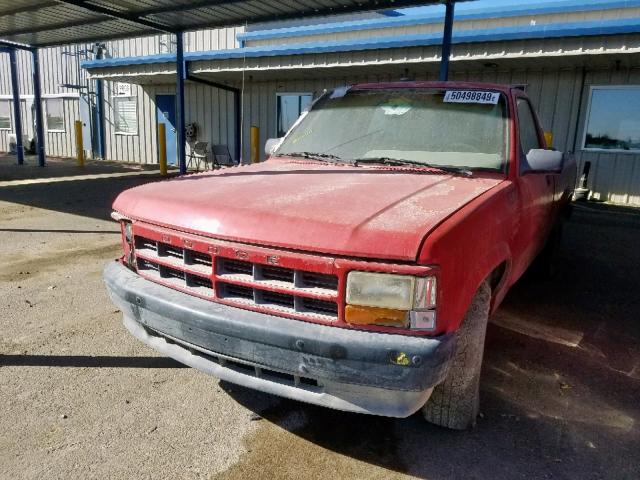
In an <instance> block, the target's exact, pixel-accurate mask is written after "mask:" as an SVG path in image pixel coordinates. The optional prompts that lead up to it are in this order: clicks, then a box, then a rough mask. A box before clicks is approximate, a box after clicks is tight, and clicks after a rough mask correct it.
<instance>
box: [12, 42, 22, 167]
mask: <svg viewBox="0 0 640 480" xmlns="http://www.w3.org/2000/svg"><path fill="white" fill-rule="evenodd" d="M9 63H10V67H11V93H13V131H14V133H15V134H16V156H17V158H18V165H22V164H24V146H23V145H22V116H21V114H20V90H19V85H18V62H17V60H16V51H15V50H14V49H9Z"/></svg>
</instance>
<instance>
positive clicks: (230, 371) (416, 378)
mask: <svg viewBox="0 0 640 480" xmlns="http://www.w3.org/2000/svg"><path fill="white" fill-rule="evenodd" d="M104 280H105V283H106V285H107V289H108V291H109V294H110V296H111V298H112V300H113V302H114V303H115V304H116V305H118V307H120V309H121V310H122V312H123V314H124V324H125V326H126V327H127V329H128V330H129V331H130V332H131V333H132V334H133V335H134V336H135V337H136V338H138V339H139V340H141V341H142V342H144V343H146V344H147V345H149V346H151V347H152V348H154V349H155V350H157V351H159V352H161V353H163V354H165V355H167V356H169V357H172V358H174V359H176V360H177V361H179V362H181V363H184V364H186V365H189V366H191V367H193V368H196V369H198V370H201V371H203V372H205V373H209V374H211V375H214V376H216V377H218V378H220V379H222V380H226V381H229V382H232V383H236V384H240V385H243V386H245V387H248V388H253V389H256V390H260V391H264V392H268V393H271V394H275V395H280V396H283V397H287V398H292V399H295V400H300V401H303V402H307V403H313V404H316V405H323V406H326V407H330V408H335V409H338V410H346V411H352V412H360V413H370V414H375V415H384V416H390V417H407V416H409V415H411V414H412V413H414V412H415V411H417V410H418V409H419V408H420V407H421V406H422V405H424V403H425V402H426V401H427V400H428V398H429V395H430V394H431V391H432V390H433V387H434V386H435V385H437V384H438V383H440V382H441V381H442V380H443V379H444V377H445V376H446V373H447V371H448V367H449V363H450V360H451V358H452V355H453V352H454V348H455V337H454V336H453V335H443V336H440V337H437V338H434V337H428V338H427V337H412V336H406V335H390V334H382V333H375V332H366V331H360V330H350V329H344V328H338V327H332V326H328V325H318V324H313V323H309V322H304V321H300V320H291V319H287V318H284V317H278V316H273V315H266V314H263V313H257V312H252V311H249V310H243V309H240V308H235V307H229V306H225V305H221V304H218V303H215V302H211V301H207V300H203V299H200V298H197V297H194V296H191V295H188V294H185V293H182V292H179V291H176V290H173V289H171V288H168V287H165V286H162V285H158V284H156V283H153V282H151V281H149V280H146V279H144V278H142V277H140V276H139V275H137V274H136V273H134V272H132V271H131V270H129V269H128V268H126V267H125V266H123V265H122V264H121V263H119V262H111V263H109V264H108V265H107V267H106V268H105V270H104ZM403 353H404V354H405V355H404V356H402V358H408V359H409V362H408V363H409V364H408V365H399V364H398V362H397V359H398V358H399V356H401V354H403ZM400 363H406V362H400Z"/></svg>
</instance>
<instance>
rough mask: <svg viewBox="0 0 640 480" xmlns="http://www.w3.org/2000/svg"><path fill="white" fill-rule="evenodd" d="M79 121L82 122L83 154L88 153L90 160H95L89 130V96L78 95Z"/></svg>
mask: <svg viewBox="0 0 640 480" xmlns="http://www.w3.org/2000/svg"><path fill="white" fill-rule="evenodd" d="M78 100H79V110H80V121H81V122H82V147H83V148H84V151H85V152H90V155H91V158H95V152H94V151H93V135H92V130H93V129H92V128H91V126H92V125H91V105H90V104H89V101H90V100H89V95H83V94H82V93H81V94H80V97H79V99H78Z"/></svg>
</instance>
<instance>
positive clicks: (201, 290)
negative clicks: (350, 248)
mask: <svg viewBox="0 0 640 480" xmlns="http://www.w3.org/2000/svg"><path fill="white" fill-rule="evenodd" d="M145 230H147V229H145ZM144 233H145V235H144V236H143V235H140V234H138V233H137V232H135V231H134V236H135V255H136V266H137V269H138V273H139V274H140V275H142V276H144V277H146V278H148V279H149V280H153V281H156V282H158V283H162V284H165V285H167V286H169V287H173V288H176V289H179V290H183V291H185V292H188V293H191V294H194V295H196V296H200V297H203V298H206V299H209V300H214V301H217V302H220V303H225V304H230V305H236V306H239V307H245V308H249V309H253V310H259V311H268V312H273V313H275V314H284V315H285V316H290V317H293V318H299V319H311V320H314V319H315V320H320V321H327V322H335V321H337V319H338V276H337V275H333V274H327V273H323V272H318V271H312V270H299V269H294V268H287V267H284V266H280V265H273V264H268V263H262V262H257V261H250V260H243V259H238V258H232V257H231V256H230V253H233V252H234V251H236V250H234V249H225V248H218V247H214V246H212V245H209V244H208V243H205V242H208V240H198V241H190V240H188V241H187V240H185V239H178V238H176V237H175V235H174V236H172V237H169V236H167V235H162V234H160V233H158V234H156V233H155V232H153V231H145V232H144ZM154 237H157V238H154ZM161 239H162V240H161ZM163 240H169V241H163ZM176 240H178V241H176ZM177 244H178V245H177ZM203 250H204V251H203ZM265 258H266V257H265ZM307 263H308V262H304V264H305V267H306V264H307ZM309 263H310V264H312V263H313V262H309Z"/></svg>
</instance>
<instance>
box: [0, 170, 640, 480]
mask: <svg viewBox="0 0 640 480" xmlns="http://www.w3.org/2000/svg"><path fill="white" fill-rule="evenodd" d="M60 167H61V169H63V170H65V172H64V174H63V172H62V170H60V171H58V170H56V171H55V172H54V167H53V166H52V167H50V168H48V170H47V171H48V172H49V173H47V174H46V175H45V176H47V175H48V176H51V177H57V178H54V179H53V180H47V181H44V182H43V181H40V180H38V181H34V178H33V177H34V176H35V177H38V178H40V177H42V176H43V174H41V173H36V174H32V175H30V176H31V178H25V177H29V175H26V174H25V173H24V172H19V173H20V174H19V175H16V176H14V177H10V178H15V179H14V180H10V179H9V178H8V177H6V176H3V175H5V172H6V170H7V169H9V170H10V168H13V167H8V166H6V165H5V166H3V165H2V164H1V163H0V181H3V180H4V181H3V183H2V184H1V186H0V245H2V248H0V318H1V319H2V323H1V328H0V405H2V415H1V416H0V478H1V479H18V478H20V479H22V478H25V479H26V478H28V479H42V478H47V479H57V478H60V479H62V478H64V479H75V478H78V479H89V478H100V479H104V478H116V479H120V478H122V479H131V478H136V479H138V478H154V479H155V478H186V479H190V478H230V479H240V478H242V479H246V478H296V479H315V478H327V477H331V478H367V479H376V478H380V479H382V478H384V479H387V478H410V477H416V478H424V479H434V480H435V479H460V478H464V479H473V478H476V479H514V478H526V479H543V478H562V479H578V478H579V479H592V478H593V479H598V478H603V479H604V478H606V479H632V478H634V479H635V478H640V401H639V400H638V399H639V398H640V349H639V347H638V340H639V339H640V248H638V247H639V246H640V214H638V213H637V212H636V211H633V210H626V209H621V208H612V207H603V206H593V205H587V206H579V207H577V208H576V211H575V215H574V217H573V219H572V220H571V222H570V223H569V225H568V228H567V230H566V238H565V243H564V245H563V250H562V257H561V272H560V273H559V275H558V276H557V278H556V279H555V280H553V281H549V282H542V283H536V282H535V281H532V280H527V279H525V280H523V281H521V282H519V283H518V284H517V285H516V286H515V287H514V288H513V289H512V291H511V292H510V294H509V295H508V297H507V299H506V300H505V303H504V305H503V306H502V307H501V309H500V310H499V312H498V313H497V315H496V316H495V317H494V319H493V323H492V324H491V325H490V327H489V330H488V341H487V350H486V361H485V365H484V370H483V379H482V417H481V418H480V419H479V422H478V426H477V428H476V429H475V430H473V431H470V432H451V431H447V430H444V429H441V428H438V427H435V426H432V425H429V424H426V423H424V422H423V421H422V420H421V419H420V417H419V416H417V415H416V416H414V417H411V418H409V419H405V420H393V419H386V418H376V417H367V416H360V415H355V414H347V413H340V412H335V411H331V410H326V409H322V408H317V407H312V406H307V405H304V404H300V403H296V402H292V401H286V400H281V399H279V398H276V397H272V396H269V395H265V394H260V393H256V392H253V391H249V390H246V389H243V388H240V387H236V386H233V385H229V384H224V383H220V382H218V381H217V380H216V379H214V378H212V377H208V376H206V375H204V374H201V373H198V372H196V371H194V370H192V369H188V368H181V366H180V365H178V364H176V363H175V362H173V361H171V360H169V359H164V358H160V357H157V356H156V355H155V354H154V352H153V351H152V350H150V349H148V348H146V347H144V346H143V345H141V344H139V343H138V342H137V341H135V340H133V339H132V338H131V337H130V336H129V335H128V334H127V333H126V331H125V330H124V328H123V327H122V326H121V323H120V312H118V311H117V310H116V309H115V307H114V306H113V305H112V304H111V303H110V302H109V300H108V298H107V296H106V293H105V290H104V288H103V285H102V281H101V270H102V267H103V265H104V264H105V263H106V262H108V261H109V260H110V259H113V258H114V257H116V256H117V255H118V254H119V249H120V247H119V235H118V229H117V227H116V225H115V223H113V222H111V221H110V220H109V218H108V217H109V213H110V204H111V202H112V201H113V199H114V197H115V196H116V195H117V193H118V192H120V191H121V190H123V189H125V188H128V187H131V186H134V185H137V184H140V183H142V182H147V181H152V180H155V179H156V177H155V176H154V175H153V174H138V173H140V172H139V171H138V172H136V171H129V172H128V173H129V175H126V176H111V177H108V178H105V177H104V175H103V174H105V173H122V172H121V171H120V170H119V169H118V168H115V167H111V166H108V165H98V166H96V167H95V168H96V169H97V172H92V173H93V174H95V175H98V176H97V177H94V176H86V175H84V173H85V172H84V171H78V170H77V169H76V168H75V167H73V166H72V165H68V164H64V162H63V165H60ZM15 168H17V167H15ZM112 168H115V170H110V169H112ZM119 168H122V167H119ZM51 172H53V173H51ZM57 173H60V175H57ZM69 176H72V177H74V178H71V179H69V178H65V180H64V181H59V180H58V179H59V178H62V177H69Z"/></svg>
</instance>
